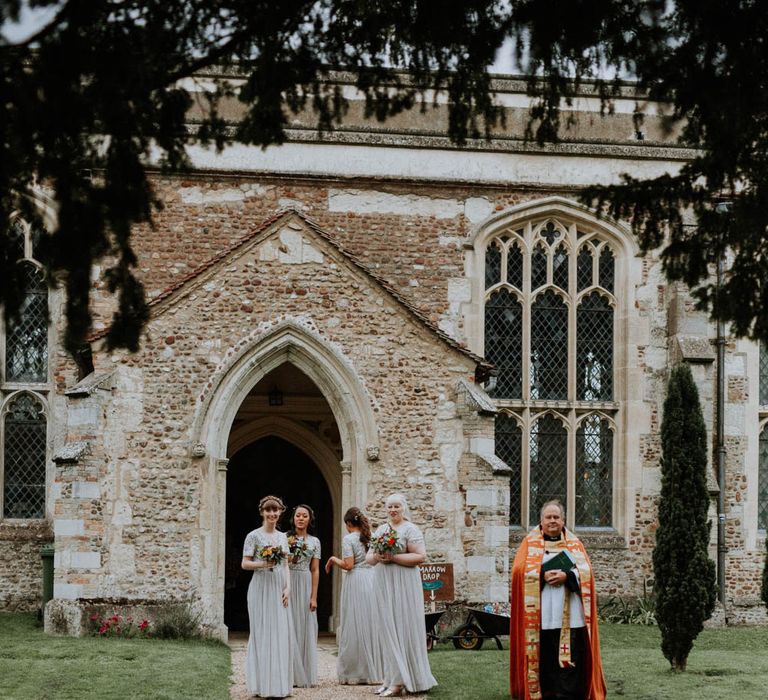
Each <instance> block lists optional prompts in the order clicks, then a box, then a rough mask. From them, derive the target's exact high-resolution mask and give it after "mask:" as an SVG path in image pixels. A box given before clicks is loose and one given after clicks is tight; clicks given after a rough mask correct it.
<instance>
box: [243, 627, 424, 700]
mask: <svg viewBox="0 0 768 700" xmlns="http://www.w3.org/2000/svg"><path fill="white" fill-rule="evenodd" d="M247 641H248V640H247V638H246V636H245V635H237V636H234V635H233V636H232V637H230V640H229V646H230V648H231V649H232V687H231V689H230V691H229V696H230V698H231V699H232V700H250V699H251V698H252V697H253V696H252V695H250V693H248V689H247V688H246V687H245V646H246V643H247ZM336 651H337V649H336V640H335V639H334V637H321V638H320V640H319V642H318V649H317V685H316V686H315V687H314V688H294V689H293V695H292V696H291V697H292V698H304V699H306V700H309V699H310V698H311V700H336V698H339V700H347V699H349V700H352V699H353V698H354V699H357V698H361V699H362V698H366V699H367V700H375V698H376V696H375V695H374V694H373V691H374V690H375V689H376V688H375V686H369V685H339V683H338V681H337V680H336ZM408 697H409V698H413V699H414V700H416V699H417V698H426V697H427V695H424V694H418V695H409V696H408Z"/></svg>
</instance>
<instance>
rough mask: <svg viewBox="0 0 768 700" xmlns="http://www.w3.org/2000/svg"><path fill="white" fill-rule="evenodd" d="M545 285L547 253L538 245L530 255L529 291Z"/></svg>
mask: <svg viewBox="0 0 768 700" xmlns="http://www.w3.org/2000/svg"><path fill="white" fill-rule="evenodd" d="M546 283H547V253H546V251H545V250H544V246H543V245H541V244H539V245H537V246H536V247H535V248H534V249H533V255H531V289H538V288H539V287H542V286H543V285H545V284H546Z"/></svg>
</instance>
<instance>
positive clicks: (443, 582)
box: [419, 563, 454, 603]
mask: <svg viewBox="0 0 768 700" xmlns="http://www.w3.org/2000/svg"><path fill="white" fill-rule="evenodd" d="M419 568H420V569H421V587H422V589H423V590H424V602H425V603H436V602H438V601H442V602H452V601H453V598H454V593H453V564H429V563H427V564H421V565H420V567H419Z"/></svg>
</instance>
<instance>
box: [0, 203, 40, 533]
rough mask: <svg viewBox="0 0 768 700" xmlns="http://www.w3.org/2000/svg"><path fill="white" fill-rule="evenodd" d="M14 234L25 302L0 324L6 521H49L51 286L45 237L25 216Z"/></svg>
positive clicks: (1, 506) (0, 481)
mask: <svg viewBox="0 0 768 700" xmlns="http://www.w3.org/2000/svg"><path fill="white" fill-rule="evenodd" d="M8 233H9V240H10V242H11V253H12V255H14V256H15V258H16V260H17V263H16V264H17V265H19V267H20V268H21V273H22V274H21V278H22V280H23V290H22V291H23V298H22V302H21V305H20V308H19V312H18V314H17V316H16V317H15V318H12V319H8V320H3V321H2V323H0V348H2V356H3V362H2V365H1V367H0V372H1V374H0V408H1V409H2V413H1V414H0V415H1V416H2V419H1V420H0V445H1V446H2V449H0V519H2V518H22V519H36V518H44V517H45V493H46V481H45V475H46V462H47V432H48V427H47V423H48V420H47V417H46V410H47V409H46V398H45V397H46V394H47V393H48V391H49V382H50V380H49V368H48V364H49V358H48V356H49V340H48V314H49V304H48V285H47V282H46V280H45V276H44V273H43V271H42V268H41V266H40V265H39V263H38V262H37V261H36V260H35V259H34V254H35V250H36V248H37V245H38V243H39V240H40V238H41V233H40V232H39V231H36V230H34V229H32V227H30V226H29V225H28V224H27V223H26V222H25V221H24V220H22V219H20V218H16V219H14V220H13V221H11V223H10V225H9V230H8Z"/></svg>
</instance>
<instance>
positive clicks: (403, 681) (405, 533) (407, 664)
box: [374, 521, 437, 693]
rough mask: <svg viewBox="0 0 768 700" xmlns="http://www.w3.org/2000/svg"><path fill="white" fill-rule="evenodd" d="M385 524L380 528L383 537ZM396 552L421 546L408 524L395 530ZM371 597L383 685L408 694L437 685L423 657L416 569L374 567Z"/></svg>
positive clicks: (421, 607) (424, 641)
mask: <svg viewBox="0 0 768 700" xmlns="http://www.w3.org/2000/svg"><path fill="white" fill-rule="evenodd" d="M388 527H389V525H387V524H386V523H385V524H383V525H381V526H380V527H379V528H378V529H377V530H376V534H377V535H379V534H383V533H384V532H386V531H387V528H388ZM395 529H396V530H397V534H398V544H399V549H400V552H404V551H405V550H406V547H407V546H408V543H409V542H412V543H414V544H423V543H424V536H423V535H422V534H421V531H420V530H419V528H417V527H416V526H415V525H414V524H413V523H411V522H410V521H405V522H403V523H402V524H400V525H399V526H398V527H397V528H395ZM374 596H375V599H376V604H377V609H378V613H379V614H378V618H379V619H378V625H379V634H380V636H381V643H382V649H383V653H384V685H386V686H387V687H390V688H391V687H393V686H397V685H404V686H405V688H406V690H408V691H409V692H411V693H415V692H423V691H425V690H429V689H430V688H432V687H433V686H435V685H437V681H436V680H435V677H434V676H433V675H432V670H431V669H430V667H429V659H428V658H427V637H426V628H425V626H424V596H423V593H422V588H421V573H420V572H419V567H418V566H400V565H399V564H394V563H393V564H382V563H379V564H376V566H375V567H374Z"/></svg>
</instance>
